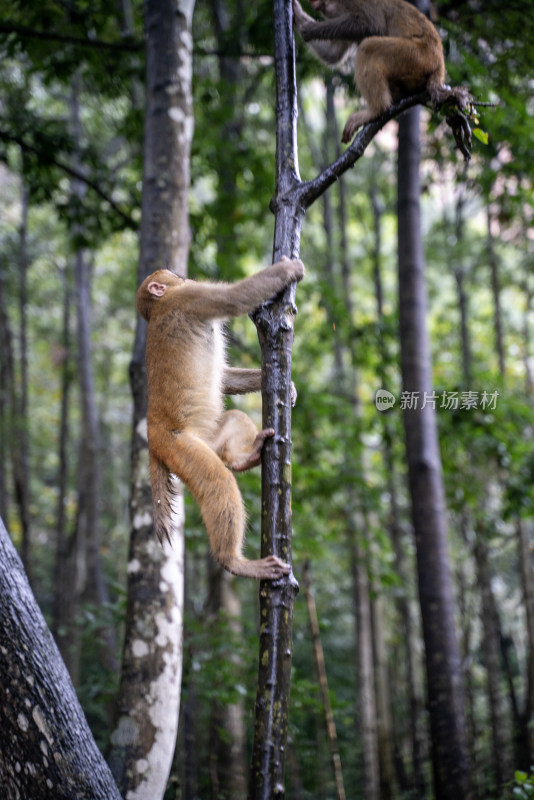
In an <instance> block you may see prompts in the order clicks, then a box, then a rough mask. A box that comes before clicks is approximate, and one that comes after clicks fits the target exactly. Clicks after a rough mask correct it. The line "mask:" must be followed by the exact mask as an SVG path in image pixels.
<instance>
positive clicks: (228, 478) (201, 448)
mask: <svg viewBox="0 0 534 800" xmlns="http://www.w3.org/2000/svg"><path fill="white" fill-rule="evenodd" d="M303 276H304V266H303V264H302V262H301V261H298V260H294V261H290V260H289V259H284V260H282V261H279V262H278V263H276V264H273V265H272V266H271V267H268V268H267V269H265V270H262V271H260V272H258V273H256V274H255V275H253V276H252V277H250V278H246V279H245V280H242V281H240V282H239V283H235V284H224V283H218V284H214V283H207V282H206V283H205V282H202V283H197V282H196V281H191V280H184V279H183V278H180V277H178V276H177V275H175V274H174V273H173V272H170V271H169V270H158V271H157V272H154V273H153V274H152V275H149V277H148V278H146V279H145V280H144V281H143V283H142V284H141V286H140V287H139V289H138V291H137V309H138V311H139V313H140V314H141V315H142V316H143V317H144V318H145V319H146V320H147V321H148V328H147V342H146V361H147V371H148V446H149V451H150V476H151V483H152V499H153V507H154V526H155V529H156V532H157V533H158V536H159V537H160V538H163V537H165V536H166V537H169V536H170V518H171V499H172V487H171V485H170V481H169V473H173V474H175V475H177V476H178V477H179V478H180V479H181V480H182V481H183V482H184V483H185V485H186V486H187V487H188V488H189V490H190V491H191V493H192V494H193V496H194V497H195V499H196V501H197V502H198V504H199V506H200V510H201V513H202V517H203V520H204V523H205V525H206V529H207V531H208V535H209V540H210V545H211V549H212V552H213V555H214V556H215V558H216V559H217V561H219V563H220V564H221V565H222V566H223V567H224V568H225V569H227V570H228V571H229V572H232V573H233V574H234V575H245V576H248V577H252V578H258V579H275V578H279V577H281V576H282V575H285V574H288V573H289V572H290V568H289V566H288V565H287V564H285V563H284V562H283V561H282V560H281V559H280V558H278V557H277V556H268V557H267V558H263V559H258V560H256V561H250V560H248V559H246V558H245V557H244V556H243V554H242V546H243V540H244V534H245V510H244V507H243V500H242V497H241V493H240V491H239V488H238V486H237V482H236V480H235V478H234V476H233V475H232V473H231V472H230V469H232V470H235V471H243V470H246V469H250V468H251V467H254V466H256V465H257V464H259V463H260V460H261V449H262V446H263V443H264V441H265V439H266V438H268V437H270V436H273V434H274V430H272V428H267V429H265V430H263V431H258V429H257V428H256V426H255V425H254V423H253V422H252V420H251V419H250V418H249V417H248V416H247V415H246V414H245V413H243V412H242V411H238V410H232V411H227V412H225V411H224V406H223V393H225V394H242V393H245V392H253V391H259V390H260V388H261V370H259V369H239V368H231V367H228V366H227V365H226V359H225V348H224V336H223V332H222V330H221V322H222V321H224V320H225V319H227V318H228V317H234V316H238V315H240V314H246V313H249V312H251V311H254V309H256V308H258V307H259V306H260V305H261V304H262V303H264V302H266V301H267V300H270V299H271V298H273V297H274V296H275V295H276V294H278V292H280V291H281V290H282V289H284V288H285V287H286V286H287V285H288V284H290V283H291V282H293V281H299V280H301V279H302V277H303ZM227 467H230V469H228V468H227Z"/></svg>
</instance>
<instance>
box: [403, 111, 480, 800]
mask: <svg viewBox="0 0 534 800" xmlns="http://www.w3.org/2000/svg"><path fill="white" fill-rule="evenodd" d="M419 119H420V114H419V110H418V109H412V110H411V111H410V112H409V113H408V114H406V115H405V116H404V117H403V118H402V119H401V120H400V123H399V163H398V249H399V322H400V342H401V369H402V383H403V391H404V393H405V397H406V398H408V401H409V399H410V398H411V397H413V398H419V403H418V404H415V405H417V407H415V406H414V407H410V403H409V402H408V403H407V406H406V408H405V411H404V426H405V437H406V452H407V458H408V473H409V482H410V492H411V499H412V519H413V526H414V531H415V540H416V550H417V570H418V585H419V598H420V604H421V615H422V622H423V638H424V642H425V653H426V671H427V690H428V704H429V713H430V728H431V737H432V753H433V767H434V780H435V795H436V798H437V800H458V798H460V797H461V798H462V799H463V800H466V798H468V797H469V796H470V778H469V759H468V752H467V742H466V730H465V719H464V704H463V689H462V666H461V661H460V651H459V647H458V642H457V638H456V631H455V622H454V598H453V590H452V579H451V572H450V564H449V555H448V552H447V526H446V508H445V496H444V487H443V476H442V471H441V457H440V452H439V444H438V437H437V425H436V415H435V410H434V408H433V405H432V402H428V403H427V404H426V405H424V407H423V402H422V400H423V398H424V397H425V396H427V397H430V396H431V394H432V376H431V357H430V346H429V339H428V332H427V328H426V309H427V298H426V287H425V280H424V256H423V249H422V241H421V222H420V199H419V198H420V185H419V161H420V152H419V150H420V148H419Z"/></svg>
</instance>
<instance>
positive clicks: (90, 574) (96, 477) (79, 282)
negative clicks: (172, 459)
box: [71, 75, 117, 670]
mask: <svg viewBox="0 0 534 800" xmlns="http://www.w3.org/2000/svg"><path fill="white" fill-rule="evenodd" d="M79 95H80V77H79V75H76V76H75V77H74V79H73V82H72V90H71V127H72V133H73V138H74V141H75V142H76V144H77V146H80V144H81V139H82V127H81V118H80V105H79ZM74 166H75V167H76V168H77V169H80V164H79V163H78V159H77V156H75V162H74ZM85 189H86V187H85V186H84V185H83V184H82V183H81V182H80V181H72V184H71V192H72V195H73V198H74V200H75V202H76V203H79V205H80V207H81V206H82V205H83V197H84V194H85ZM74 230H75V232H76V233H78V234H82V233H83V229H82V227H81V225H76V226H75V228H74ZM74 289H75V306H76V322H77V351H78V352H77V361H78V378H79V384H80V398H81V413H82V433H81V441H80V449H79V459H78V478H77V480H78V515H77V519H76V534H75V542H76V548H77V553H76V556H77V559H76V567H77V568H79V567H81V570H80V571H78V570H77V574H76V577H75V582H76V584H77V588H78V590H79V592H81V593H83V595H84V596H85V598H86V599H87V600H88V601H89V602H90V603H93V604H94V605H95V606H96V608H98V609H100V610H104V609H107V608H108V607H109V595H108V591H107V585H106V582H105V578H104V568H103V564H102V556H101V538H102V537H101V523H100V508H101V497H102V484H101V480H100V463H99V449H100V425H99V420H98V410H97V406H96V395H95V381H94V372H93V365H92V345H91V337H92V302H91V268H90V263H89V255H88V253H87V252H85V251H84V250H82V249H78V250H77V252H76V253H75V256H74ZM100 638H101V646H100V653H101V658H102V662H103V664H104V665H105V666H106V667H107V668H108V669H110V670H116V669H117V660H116V652H115V651H116V637H115V630H114V628H113V626H112V625H111V623H104V624H103V625H102V628H101V631H100Z"/></svg>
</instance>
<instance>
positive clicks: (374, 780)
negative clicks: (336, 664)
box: [353, 544, 380, 800]
mask: <svg viewBox="0 0 534 800" xmlns="http://www.w3.org/2000/svg"><path fill="white" fill-rule="evenodd" d="M353 587H354V609H355V616H356V668H357V675H358V711H359V719H358V732H359V735H360V738H361V742H362V760H363V770H362V792H363V796H364V797H365V798H366V800H379V798H380V771H379V765H378V738H377V709H376V698H375V687H374V663H373V634H372V629H371V604H370V601H369V592H370V587H369V578H368V575H367V566H366V563H365V560H364V558H363V554H362V550H361V548H360V547H359V546H358V545H357V544H355V545H354V553H353Z"/></svg>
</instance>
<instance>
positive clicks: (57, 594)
mask: <svg viewBox="0 0 534 800" xmlns="http://www.w3.org/2000/svg"><path fill="white" fill-rule="evenodd" d="M62 275H63V284H64V286H63V292H64V294H63V333H62V352H61V354H60V358H61V406H60V422H59V434H58V446H59V452H58V461H59V466H58V479H57V485H58V501H57V532H56V554H55V564H54V610H53V624H52V632H53V634H54V637H55V639H56V642H57V644H58V647H59V651H60V653H61V656H62V658H63V660H64V662H65V664H66V666H67V669H68V670H69V674H70V676H71V678H72V680H73V681H74V683H75V684H76V683H77V677H78V665H79V648H78V646H77V638H78V637H77V632H76V627H75V620H76V619H77V612H78V601H79V596H78V592H77V590H76V588H77V587H76V577H75V576H76V559H75V558H74V556H75V552H74V536H73V535H71V536H69V535H68V531H67V526H68V519H67V513H66V511H67V508H66V500H67V489H68V477H69V476H68V445H69V439H70V426H69V405H70V390H71V386H72V379H73V370H72V353H71V333H70V326H71V304H72V286H71V283H72V276H71V269H70V267H69V266H67V267H66V268H65V269H64V270H63V273H62Z"/></svg>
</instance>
